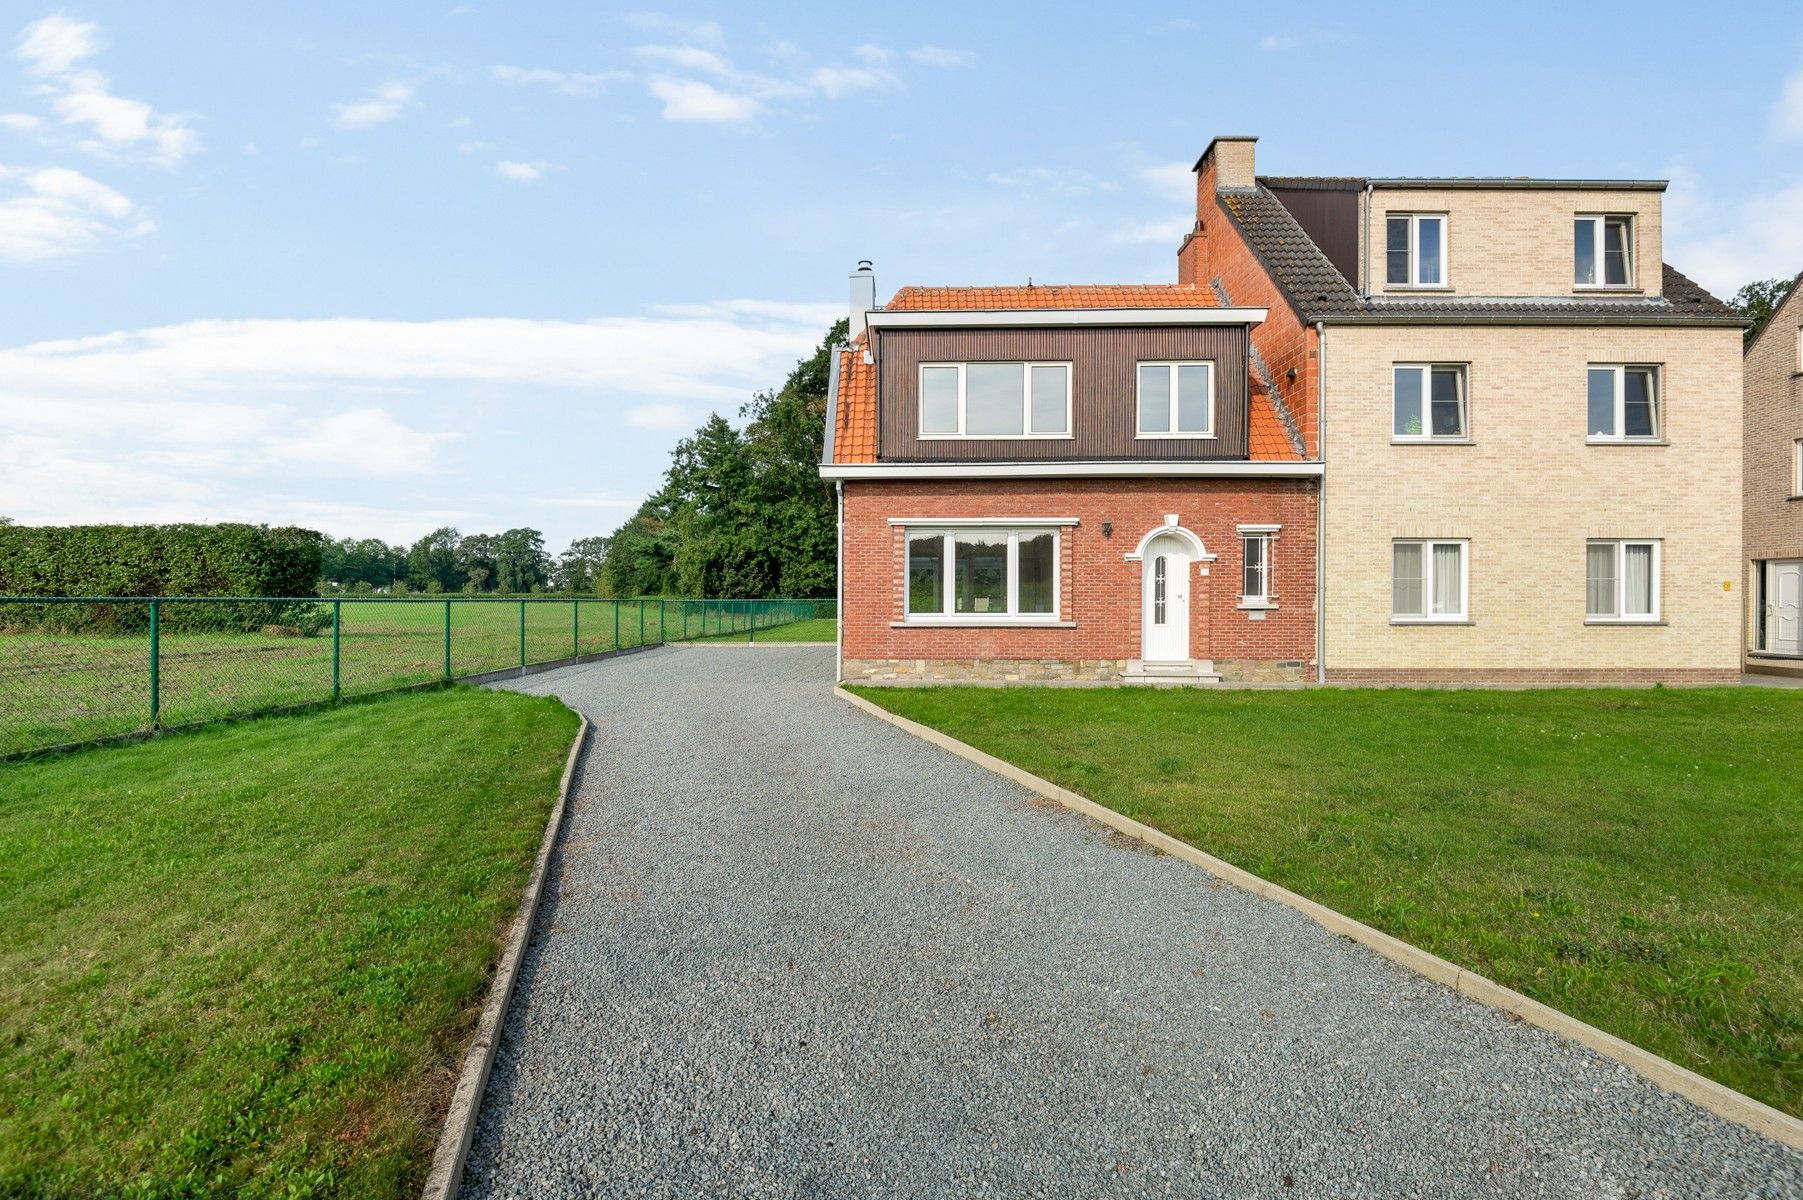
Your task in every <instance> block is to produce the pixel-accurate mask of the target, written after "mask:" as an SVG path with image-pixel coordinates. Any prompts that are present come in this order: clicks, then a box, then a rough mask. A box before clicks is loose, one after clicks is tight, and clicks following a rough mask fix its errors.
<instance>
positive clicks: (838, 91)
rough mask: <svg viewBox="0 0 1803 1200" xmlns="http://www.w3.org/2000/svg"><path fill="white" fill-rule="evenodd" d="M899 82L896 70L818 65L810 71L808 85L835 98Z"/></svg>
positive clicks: (886, 86)
mask: <svg viewBox="0 0 1803 1200" xmlns="http://www.w3.org/2000/svg"><path fill="white" fill-rule="evenodd" d="M898 82H900V81H899V80H897V79H896V77H895V74H894V72H892V71H886V70H883V69H881V68H879V67H816V68H815V69H814V70H812V71H810V72H808V86H809V87H811V88H813V89H815V90H816V91H818V92H819V93H821V94H822V95H823V96H826V97H828V98H829V99H833V100H837V99H838V98H839V97H840V96H844V95H846V94H848V93H850V92H864V91H874V90H877V89H881V88H889V87H894V86H895V85H896V84H897V83H898Z"/></svg>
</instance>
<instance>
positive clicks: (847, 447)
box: [833, 334, 876, 463]
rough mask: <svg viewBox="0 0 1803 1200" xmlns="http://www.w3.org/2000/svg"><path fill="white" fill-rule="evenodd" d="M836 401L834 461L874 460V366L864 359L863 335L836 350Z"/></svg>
mask: <svg viewBox="0 0 1803 1200" xmlns="http://www.w3.org/2000/svg"><path fill="white" fill-rule="evenodd" d="M838 355H839V405H838V409H837V417H838V422H837V427H836V428H835V429H834V430H833V461H834V462H840V463H873V462H875V461H876V368H875V367H874V366H872V365H870V364H869V363H866V362H865V361H864V335H863V334H859V335H858V340H857V341H856V342H854V343H853V344H852V346H851V348H850V349H847V350H840V351H838Z"/></svg>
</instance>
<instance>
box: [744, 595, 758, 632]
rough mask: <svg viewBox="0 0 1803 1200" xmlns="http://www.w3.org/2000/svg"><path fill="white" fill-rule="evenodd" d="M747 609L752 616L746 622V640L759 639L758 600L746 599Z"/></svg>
mask: <svg viewBox="0 0 1803 1200" xmlns="http://www.w3.org/2000/svg"><path fill="white" fill-rule="evenodd" d="M745 611H746V613H747V615H748V616H749V618H750V619H749V620H747V621H746V622H745V640H746V641H748V642H755V641H757V640H758V602H757V601H756V600H747V601H745Z"/></svg>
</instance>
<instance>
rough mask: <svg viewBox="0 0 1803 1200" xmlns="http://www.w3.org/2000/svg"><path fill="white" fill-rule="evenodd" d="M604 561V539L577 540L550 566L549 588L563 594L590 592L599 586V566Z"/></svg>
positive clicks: (605, 554)
mask: <svg viewBox="0 0 1803 1200" xmlns="http://www.w3.org/2000/svg"><path fill="white" fill-rule="evenodd" d="M606 560H607V539H606V538H604V537H585V538H577V539H576V540H575V541H573V542H571V543H570V546H569V549H567V550H565V551H564V552H563V553H562V554H559V555H558V556H557V561H556V562H555V563H554V564H552V566H551V586H552V587H554V588H556V589H558V590H559V591H563V592H592V591H594V590H595V589H596V588H597V587H599V586H600V584H601V564H602V563H603V562H605V561H606Z"/></svg>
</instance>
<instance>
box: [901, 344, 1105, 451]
mask: <svg viewBox="0 0 1803 1200" xmlns="http://www.w3.org/2000/svg"><path fill="white" fill-rule="evenodd" d="M1070 435H1071V365H1070V364H1069V363H1061V362H971V363H922V364H921V366H920V436H921V437H923V438H1039V437H1060V438H1061V437H1069V436H1070Z"/></svg>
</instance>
